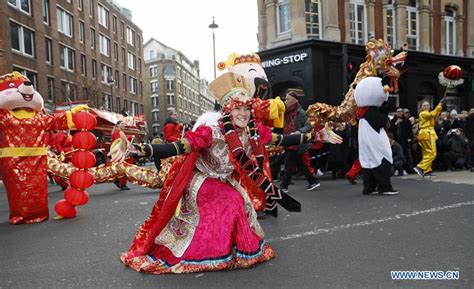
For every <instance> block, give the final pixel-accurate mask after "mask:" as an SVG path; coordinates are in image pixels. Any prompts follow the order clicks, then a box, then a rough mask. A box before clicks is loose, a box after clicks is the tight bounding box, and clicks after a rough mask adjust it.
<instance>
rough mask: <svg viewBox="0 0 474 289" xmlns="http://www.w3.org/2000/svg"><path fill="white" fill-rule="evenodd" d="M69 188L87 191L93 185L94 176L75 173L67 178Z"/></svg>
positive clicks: (85, 173)
mask: <svg viewBox="0 0 474 289" xmlns="http://www.w3.org/2000/svg"><path fill="white" fill-rule="evenodd" d="M69 181H70V182H71V186H73V187H74V188H78V189H82V190H84V189H87V188H88V187H90V186H92V185H93V184H94V176H92V174H91V173H89V172H88V171H75V172H73V173H72V174H71V175H70V176H69Z"/></svg>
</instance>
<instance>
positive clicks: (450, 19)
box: [444, 7, 457, 55]
mask: <svg viewBox="0 0 474 289" xmlns="http://www.w3.org/2000/svg"><path fill="white" fill-rule="evenodd" d="M447 10H451V11H452V12H453V16H446V11H447ZM456 16H457V11H456V10H455V9H454V8H451V7H449V8H445V15H444V25H445V29H444V40H445V50H446V54H447V55H456V44H457V43H456ZM449 24H452V35H451V37H450V35H449ZM449 41H452V46H453V48H452V49H453V51H452V52H451V51H450V48H449V46H450V42H449Z"/></svg>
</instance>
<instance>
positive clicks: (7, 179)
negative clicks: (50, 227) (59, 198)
mask: <svg viewBox="0 0 474 289" xmlns="http://www.w3.org/2000/svg"><path fill="white" fill-rule="evenodd" d="M42 108H43V99H42V98H41V95H40V94H39V93H38V92H36V91H35V90H34V89H33V87H32V85H31V83H30V82H29V81H28V79H27V78H26V77H24V76H23V75H21V74H19V73H18V72H14V73H11V74H7V75H4V76H2V77H0V131H1V135H2V136H1V139H2V143H1V148H0V165H1V166H2V169H3V176H2V177H3V182H4V184H5V188H6V190H7V197H8V203H9V206H10V218H9V222H10V223H11V224H18V223H35V222H41V221H44V220H46V219H48V191H47V162H46V153H47V146H48V140H47V133H46V131H48V130H65V129H68V128H69V126H68V124H72V118H71V112H70V111H68V112H65V113H59V114H54V115H47V114H44V113H41V112H40V111H41V110H42Z"/></svg>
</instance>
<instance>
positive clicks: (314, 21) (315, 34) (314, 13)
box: [305, 0, 321, 39]
mask: <svg viewBox="0 0 474 289" xmlns="http://www.w3.org/2000/svg"><path fill="white" fill-rule="evenodd" d="M320 7H321V6H320V5H319V0H305V14H306V34H307V35H308V37H311V38H316V39H321V10H320Z"/></svg>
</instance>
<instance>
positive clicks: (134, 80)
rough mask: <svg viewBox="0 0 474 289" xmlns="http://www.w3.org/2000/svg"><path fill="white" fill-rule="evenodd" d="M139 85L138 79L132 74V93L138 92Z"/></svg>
mask: <svg viewBox="0 0 474 289" xmlns="http://www.w3.org/2000/svg"><path fill="white" fill-rule="evenodd" d="M137 86H138V81H137V80H136V79H135V78H133V77H131V76H130V91H129V92H130V93H131V94H137Z"/></svg>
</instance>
